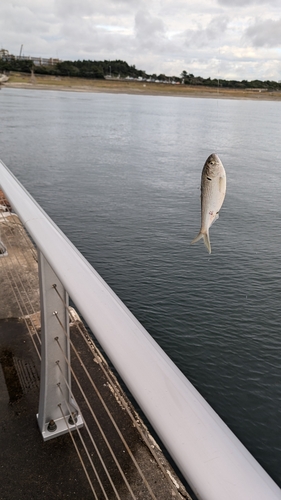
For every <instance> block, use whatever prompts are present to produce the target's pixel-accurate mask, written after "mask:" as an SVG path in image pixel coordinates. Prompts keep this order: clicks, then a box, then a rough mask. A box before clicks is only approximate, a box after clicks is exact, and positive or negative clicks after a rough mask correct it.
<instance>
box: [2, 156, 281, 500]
mask: <svg viewBox="0 0 281 500" xmlns="http://www.w3.org/2000/svg"><path fill="white" fill-rule="evenodd" d="M0 188H1V189H2V190H3V191H4V193H5V195H6V196H7V198H8V200H9V201H10V203H11V205H12V207H13V209H14V210H15V212H16V213H17V214H18V216H19V218H20V219H21V221H22V223H23V225H24V226H25V228H26V229H27V231H28V232H29V234H30V235H31V237H32V238H33V240H34V242H35V243H36V245H37V247H38V251H39V254H42V256H43V257H42V259H44V260H45V261H46V262H47V263H48V265H49V266H50V269H51V271H50V272H52V273H54V276H56V277H57V278H58V280H59V283H60V286H61V289H62V292H61V293H66V292H67V293H69V295H70V296H71V298H72V299H73V301H74V303H75V304H76V306H77V307H78V309H79V311H80V312H81V314H82V315H83V317H84V318H85V320H86V321H87V323H88V325H89V327H90V328H91V330H92V331H93V333H94V335H95V336H96V337H97V339H98V341H99V342H100V344H101V345H102V347H103V348H104V350H105V352H106V353H107V355H108V356H109V358H110V359H111V361H112V363H113V364H114V366H115V368H116V369H117V371H118V373H119V374H120V375H121V377H122V378H123V380H124V381H125V383H126V385H127V387H128V388H129V390H130V391H131V393H132V394H133V396H134V397H135V399H136V400H137V402H138V403H139V405H140V407H141V408H142V410H143V411H144V413H145V414H146V416H147V418H148V420H149V421H150V423H151V424H152V426H153V427H154V429H155V430H156V432H157V434H158V435H159V437H160V438H161V440H162V441H163V443H164V444H165V446H166V448H167V449H168V451H169V452H170V454H171V456H172V457H173V459H174V460H175V462H176V464H177V465H178V467H179V468H180V470H181V471H182V473H183V475H184V476H185V478H186V479H187V481H188V483H189V484H190V486H191V487H192V489H193V490H194V492H195V494H196V495H197V496H198V498H199V499H203V500H205V499H206V500H238V499H239V500H257V499H259V500H277V499H279V500H280V499H281V490H280V488H279V487H278V486H277V485H276V484H275V483H274V481H273V480H272V479H271V478H270V477H269V475H268V474H267V473H266V472H265V471H264V469H263V468H262V467H261V466H260V465H259V464H258V462H257V461H256V460H255V459H254V458H253V456H252V455H251V454H250V453H249V452H248V451H247V450H246V448H245V447H244V446H243V445H242V443H241V442H240V441H239V440H238V439H237V438H236V437H235V436H234V434H233V433H232V432H231V431H230V429H229V428H228V427H227V426H226V425H225V424H224V422H223V421H222V420H221V419H220V418H219V416H218V415H217V414H216V413H215V412H214V410H213V409H212V408H211V407H210V405H209V404H208V403H207V402H206V401H205V400H204V399H203V397H202V396H201V395H200V394H199V393H198V391H197V390H196V389H195V388H194V387H193V386H192V384H191V383H190V382H189V381H188V380H187V379H186V377H185V376H184V375H183V374H182V373H181V372H180V370H179V369H178V368H177V367H176V366H175V364H174V363H173V362H172V361H171V360H170V358H169V357H168V356H167V355H166V354H165V353H164V351H163V350H162V349H161V348H160V347H159V346H158V344H157V343H156V342H155V341H154V340H153V339H152V337H151V336H150V335H149V334H148V333H147V331H146V330H145V329H144V328H143V327H142V325H141V324H140V323H139V322H138V320H137V319H136V318H135V317H134V316H133V315H132V314H131V312H130V311H129V310H128V309H127V308H126V306H125V305H124V304H123V303H122V302H121V300H120V299H119V298H118V297H117V296H116V295H115V293H114V292H113V291H112V290H111V289H110V288H109V286H108V285H107V284H106V283H105V282H104V281H103V279H102V278H101V277H100V276H99V275H98V273H97V272H96V271H95V270H94V269H93V268H92V266H91V265H90V264H89V263H88V262H87V261H86V259H85V258H84V257H83V256H82V255H81V254H80V253H79V251H78V250H77V249H76V248H75V247H74V245H73V244H72V243H71V242H70V241H69V240H68V239H67V238H66V236H65V235H64V234H63V233H62V231H60V229H59V228H58V227H57V226H56V225H55V224H54V222H53V221H52V220H51V219H50V218H49V217H48V215H47V214H46V213H45V212H44V211H43V210H42V209H41V207H40V206H39V205H38V204H37V203H36V202H35V201H34V200H33V198H32V197H31V196H30V194H29V193H28V192H27V191H26V190H25V189H24V188H23V186H22V185H21V184H20V183H19V182H18V180H17V179H16V178H15V177H14V176H13V174H12V173H11V172H10V171H9V170H8V169H7V167H6V166H5V165H4V164H3V163H2V162H1V161H0ZM48 272H49V271H48ZM51 281H53V280H52V279H51V280H50V282H49V286H50V283H51ZM47 288H48V286H47ZM65 291H66V292H65ZM52 309H53V305H52V306H50V309H49V314H50V311H51V310H52ZM53 312H54V311H53ZM42 377H43V380H41V384H42V383H45V384H46V381H45V382H44V374H42V375H41V379H42ZM47 385H48V384H47ZM46 397H47V398H48V396H47V395H46ZM73 407H74V408H75V402H73ZM44 423H46V422H44Z"/></svg>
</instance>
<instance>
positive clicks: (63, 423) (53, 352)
mask: <svg viewBox="0 0 281 500" xmlns="http://www.w3.org/2000/svg"><path fill="white" fill-rule="evenodd" d="M38 262H39V284H40V301H41V340H42V345H41V378H40V380H41V381H40V398H39V411H38V415H37V418H38V425H39V428H40V431H41V433H42V436H43V439H44V441H47V440H48V439H52V438H54V437H57V436H59V435H61V434H64V433H66V432H68V431H69V430H75V429H76V428H77V427H82V425H83V422H82V419H81V416H80V415H79V413H78V410H77V405H76V404H75V401H74V400H73V398H72V397H71V370H70V338H69V316H68V310H67V306H68V294H67V292H66V291H65V289H64V287H63V285H62V283H61V282H60V280H59V279H58V277H57V276H56V274H55V272H54V271H53V269H52V267H51V266H50V265H49V263H48V261H47V260H46V258H45V257H44V255H43V254H42V252H40V251H38ZM57 292H58V293H57Z"/></svg>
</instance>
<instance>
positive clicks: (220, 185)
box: [191, 153, 226, 253]
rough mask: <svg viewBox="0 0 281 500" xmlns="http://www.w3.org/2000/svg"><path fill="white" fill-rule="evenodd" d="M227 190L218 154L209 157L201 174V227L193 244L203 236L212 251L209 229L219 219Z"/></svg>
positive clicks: (209, 250)
mask: <svg viewBox="0 0 281 500" xmlns="http://www.w3.org/2000/svg"><path fill="white" fill-rule="evenodd" d="M225 192H226V174H225V170H224V167H223V164H222V162H221V161H220V159H219V157H218V155H216V154H215V153H213V154H211V155H210V156H209V158H207V160H206V162H205V165H204V167H203V170H202V176H201V229H200V232H199V234H198V236H196V238H194V240H192V242H191V244H193V243H196V242H197V241H199V240H200V239H201V238H203V240H204V243H205V245H206V247H207V249H208V252H209V253H211V243H210V238H209V229H210V227H211V225H212V224H213V223H214V222H215V221H216V220H217V219H218V217H219V211H220V209H221V207H222V204H223V201H224V197H225Z"/></svg>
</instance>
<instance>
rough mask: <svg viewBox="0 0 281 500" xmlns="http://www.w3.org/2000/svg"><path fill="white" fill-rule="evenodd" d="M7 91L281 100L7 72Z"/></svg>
mask: <svg viewBox="0 0 281 500" xmlns="http://www.w3.org/2000/svg"><path fill="white" fill-rule="evenodd" d="M4 86H5V87H10V88H28V89H42V90H64V91H73V92H74V91H75V92H109V93H123V94H138V95H140V94H142V95H163V96H169V95H170V96H179V97H207V98H215V99H217V98H225V99H259V100H276V101H280V100H281V92H269V91H260V90H258V89H257V90H252V89H251V90H248V89H225V88H224V89H222V88H214V87H204V86H199V85H198V86H191V85H172V84H164V83H154V82H142V81H132V80H90V79H86V78H75V77H67V76H59V77H57V76H50V75H36V76H33V75H29V74H24V73H16V72H11V74H10V78H9V81H8V82H7V83H5V84H4Z"/></svg>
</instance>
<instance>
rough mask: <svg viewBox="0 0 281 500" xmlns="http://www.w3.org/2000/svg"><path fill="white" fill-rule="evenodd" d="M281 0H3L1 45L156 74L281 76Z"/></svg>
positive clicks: (28, 53)
mask: <svg viewBox="0 0 281 500" xmlns="http://www.w3.org/2000/svg"><path fill="white" fill-rule="evenodd" d="M279 5H280V0H196V1H195V0H161V2H160V1H159V0H150V1H149V2H148V0H79V2H78V1H77V0H40V1H39V0H0V46H1V47H0V48H5V49H7V50H9V51H10V53H12V54H19V51H20V47H21V44H23V46H24V47H23V53H24V55H26V56H39V57H59V58H60V59H70V60H77V59H93V60H94V59H96V60H100V59H101V60H103V59H107V60H113V59H123V60H125V61H127V62H128V63H129V64H135V65H136V67H137V68H139V69H142V70H144V71H147V72H148V73H156V74H159V73H166V74H167V75H180V73H181V72H182V71H183V70H186V71H188V72H190V73H193V74H195V75H201V76H203V77H208V76H210V77H212V78H215V77H217V76H218V74H219V76H220V77H221V78H230V77H231V78H232V79H237V80H240V79H250V78H252V79H254V78H259V79H262V77H263V75H264V74H265V75H266V73H267V72H268V73H270V75H271V76H270V78H271V79H275V80H278V79H280V61H279V63H278V54H277V48H278V47H280V44H281V43H280V35H279V33H281V21H280V7H279Z"/></svg>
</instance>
